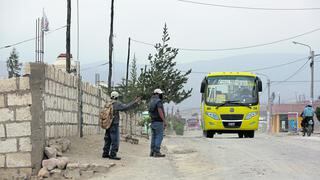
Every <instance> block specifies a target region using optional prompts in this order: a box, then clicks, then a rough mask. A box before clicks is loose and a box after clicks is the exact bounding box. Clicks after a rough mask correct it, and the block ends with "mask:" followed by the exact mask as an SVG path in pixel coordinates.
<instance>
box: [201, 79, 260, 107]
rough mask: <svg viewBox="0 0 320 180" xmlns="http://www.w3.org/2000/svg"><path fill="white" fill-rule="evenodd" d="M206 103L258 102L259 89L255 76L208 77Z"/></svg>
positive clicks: (252, 103) (249, 103) (248, 103)
mask: <svg viewBox="0 0 320 180" xmlns="http://www.w3.org/2000/svg"><path fill="white" fill-rule="evenodd" d="M206 103H207V104H209V105H221V104H226V105H228V104H231V105H233V104H232V103H236V104H246V105H255V104H258V91H257V86H256V81H255V77H250V76H216V77H208V86H207V90H206Z"/></svg>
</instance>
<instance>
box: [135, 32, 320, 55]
mask: <svg viewBox="0 0 320 180" xmlns="http://www.w3.org/2000/svg"><path fill="white" fill-rule="evenodd" d="M319 30H320V28H316V29H314V30H311V31H308V32H305V33H301V34H298V35H295V36H291V37H288V38H283V39H280V40H276V41H271V42H267V43H261V44H255V45H248V46H242V47H231V48H218V49H198V48H181V47H176V48H177V49H179V50H181V51H199V52H201V51H204V52H206V51H233V50H243V49H250V48H256V47H262V46H268V45H272V44H277V43H280V42H284V41H288V40H292V39H295V38H298V37H301V36H305V35H307V34H311V33H314V32H317V31H319ZM131 41H133V42H136V43H140V44H144V45H148V46H153V47H154V44H152V43H148V42H144V41H140V40H136V39H131Z"/></svg>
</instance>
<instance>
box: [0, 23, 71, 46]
mask: <svg viewBox="0 0 320 180" xmlns="http://www.w3.org/2000/svg"><path fill="white" fill-rule="evenodd" d="M65 27H67V25H64V26H61V27H59V28H57V29H54V30H52V31H49V32H47V33H46V34H51V33H53V32H55V31H58V30H60V29H63V28H65ZM36 38H37V37H33V38H30V39H26V40H23V41H20V42H17V43H14V44H10V45H7V46H3V47H0V49H6V48H10V47H13V46H16V45H19V44H23V43H26V42H29V41H32V40H35V39H36Z"/></svg>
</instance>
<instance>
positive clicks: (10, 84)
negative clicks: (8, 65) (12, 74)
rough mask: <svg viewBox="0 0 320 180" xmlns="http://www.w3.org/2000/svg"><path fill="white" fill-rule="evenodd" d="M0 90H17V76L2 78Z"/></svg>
mask: <svg viewBox="0 0 320 180" xmlns="http://www.w3.org/2000/svg"><path fill="white" fill-rule="evenodd" d="M0 84H1V86H0V92H9V91H16V90H17V78H10V79H2V80H0Z"/></svg>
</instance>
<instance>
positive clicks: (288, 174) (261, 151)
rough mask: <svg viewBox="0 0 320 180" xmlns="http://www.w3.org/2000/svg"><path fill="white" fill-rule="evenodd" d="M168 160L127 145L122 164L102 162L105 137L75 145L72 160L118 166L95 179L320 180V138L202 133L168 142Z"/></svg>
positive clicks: (146, 146) (142, 146) (146, 144)
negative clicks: (213, 136)
mask: <svg viewBox="0 0 320 180" xmlns="http://www.w3.org/2000/svg"><path fill="white" fill-rule="evenodd" d="M163 144H164V145H165V146H166V148H165V152H166V153H167V157H166V158H151V157H149V156H148V155H149V142H148V141H147V140H145V139H140V142H139V144H138V145H133V144H129V143H126V142H121V144H120V152H119V156H121V157H122V160H121V161H111V160H108V159H102V158H101V153H102V150H101V149H102V145H103V137H102V136H90V137H86V138H85V139H84V141H80V140H78V139H73V140H72V151H71V152H69V153H68V155H69V156H71V159H72V160H79V161H80V162H95V163H97V162H98V163H110V162H115V163H116V166H115V167H112V168H111V169H110V170H109V171H108V172H106V173H104V174H99V175H95V177H93V178H91V179H116V180H127V179H130V180H141V179H150V180H157V179H168V180H169V179H197V180H198V179H227V180H228V179H288V180H289V179H290V180H291V179H297V180H298V179H304V180H307V179H318V178H319V177H320V171H319V167H320V158H319V155H320V137H319V135H316V136H314V137H301V136H286V135H285V136H268V135H263V134H258V135H257V136H256V138H254V139H238V138H237V135H219V136H216V137H215V138H213V139H206V138H203V137H202V136H201V133H200V132H198V131H193V132H187V134H186V136H183V137H176V136H171V137H166V138H165V140H164V143H163Z"/></svg>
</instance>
